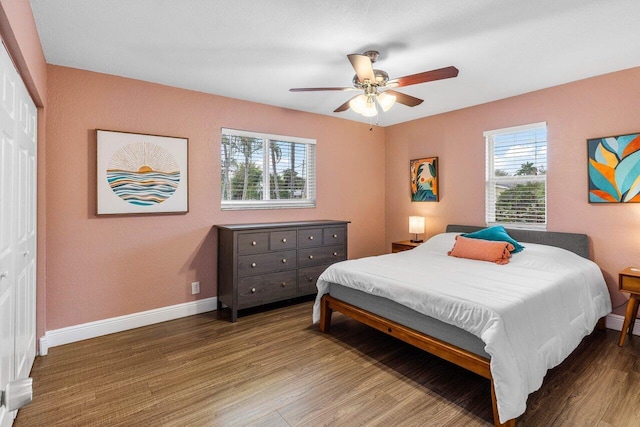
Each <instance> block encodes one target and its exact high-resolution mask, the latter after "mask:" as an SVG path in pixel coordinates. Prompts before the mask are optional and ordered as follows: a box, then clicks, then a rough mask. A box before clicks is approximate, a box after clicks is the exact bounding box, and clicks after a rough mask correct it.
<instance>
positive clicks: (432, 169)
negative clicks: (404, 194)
mask: <svg viewBox="0 0 640 427" xmlns="http://www.w3.org/2000/svg"><path fill="white" fill-rule="evenodd" d="M410 171H411V201H412V202H437V201H438V200H439V195H438V158H437V157H426V158H424V159H416V160H411V163H410Z"/></svg>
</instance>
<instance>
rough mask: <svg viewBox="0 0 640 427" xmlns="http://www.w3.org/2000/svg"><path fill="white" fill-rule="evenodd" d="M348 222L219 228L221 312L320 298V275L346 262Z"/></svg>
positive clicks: (234, 313) (235, 312) (234, 316)
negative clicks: (224, 306) (304, 298)
mask: <svg viewBox="0 0 640 427" xmlns="http://www.w3.org/2000/svg"><path fill="white" fill-rule="evenodd" d="M348 223H349V221H329V220H320V221H296V222H277V223H276V222H272V223H263V224H232V225H216V226H215V227H216V228H217V230H218V310H220V308H221V307H222V304H225V305H226V306H228V307H229V308H230V309H231V321H232V322H235V321H236V320H237V319H238V310H240V309H243V308H249V307H255V306H259V305H262V304H267V303H270V302H276V301H281V300H286V299H289V298H294V297H299V296H304V295H310V294H315V293H316V292H317V289H316V280H317V279H318V276H319V275H320V274H322V272H323V271H324V270H325V269H326V268H327V266H329V265H331V264H333V263H334V262H338V261H343V260H345V259H347V224H348Z"/></svg>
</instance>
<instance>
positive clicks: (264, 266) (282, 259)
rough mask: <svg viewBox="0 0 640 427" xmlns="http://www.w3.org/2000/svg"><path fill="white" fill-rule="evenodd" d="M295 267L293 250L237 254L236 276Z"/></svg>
mask: <svg viewBox="0 0 640 427" xmlns="http://www.w3.org/2000/svg"><path fill="white" fill-rule="evenodd" d="M296 268H297V262H296V251H295V250H292V251H278V252H267V253H264V254H255V255H241V256H238V277H243V276H254V275H257V274H264V273H275V272H277V271H285V270H295V269H296Z"/></svg>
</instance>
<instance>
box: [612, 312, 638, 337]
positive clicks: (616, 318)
mask: <svg viewBox="0 0 640 427" xmlns="http://www.w3.org/2000/svg"><path fill="white" fill-rule="evenodd" d="M623 323H624V316H621V315H619V314H613V313H611V314H608V315H607V318H606V320H605V326H606V327H607V328H608V329H613V330H614V331H621V330H622V324H623ZM633 335H640V320H637V321H636V324H635V325H634V326H633Z"/></svg>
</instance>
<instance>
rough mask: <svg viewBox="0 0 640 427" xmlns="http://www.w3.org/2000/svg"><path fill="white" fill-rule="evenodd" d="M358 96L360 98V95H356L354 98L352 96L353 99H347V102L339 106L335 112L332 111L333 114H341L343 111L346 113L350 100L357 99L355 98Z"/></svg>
mask: <svg viewBox="0 0 640 427" xmlns="http://www.w3.org/2000/svg"><path fill="white" fill-rule="evenodd" d="M359 96H360V95H356V96H354V97H352V98H349V99H348V100H347V102H345V103H344V104H342V105H341V106H339V107H338V108H336V109H335V110H333V112H334V113H341V112H343V111H347V110H348V109H349V103H350V102H351V100H352V99H353V98H357V97H359Z"/></svg>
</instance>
